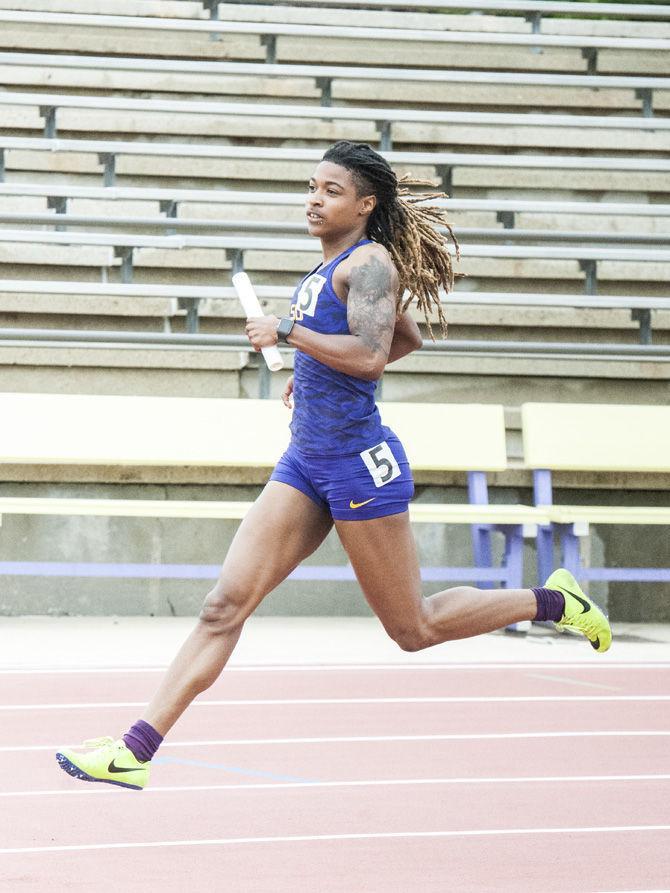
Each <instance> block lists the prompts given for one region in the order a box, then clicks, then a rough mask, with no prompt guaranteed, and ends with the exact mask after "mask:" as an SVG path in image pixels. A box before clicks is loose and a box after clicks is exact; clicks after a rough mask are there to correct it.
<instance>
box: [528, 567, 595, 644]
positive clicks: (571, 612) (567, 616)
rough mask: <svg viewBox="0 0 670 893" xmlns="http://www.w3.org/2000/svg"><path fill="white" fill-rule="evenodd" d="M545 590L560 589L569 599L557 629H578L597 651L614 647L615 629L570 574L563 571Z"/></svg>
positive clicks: (557, 571) (555, 574)
mask: <svg viewBox="0 0 670 893" xmlns="http://www.w3.org/2000/svg"><path fill="white" fill-rule="evenodd" d="M544 588H545V589H558V591H559V592H562V593H563V597H564V598H565V611H564V612H563V616H562V617H561V619H560V620H559V621H558V623H557V624H556V629H574V630H577V631H578V632H580V633H583V634H584V635H585V636H586V638H587V639H588V640H589V642H590V643H591V646H592V647H593V648H595V650H596V651H600V652H603V651H607V649H608V648H609V647H610V645H611V644H612V630H611V629H610V624H609V620H608V619H607V616H606V615H605V614H604V613H603V612H602V611H601V610H600V608H599V607H598V605H597V604H596V603H595V602H594V601H591V599H590V598H589V597H588V596H587V595H585V594H584V593H583V592H582V590H581V589H580V587H579V583H578V582H577V581H576V580H575V578H574V577H573V576H572V574H571V573H570V571H566V570H565V569H564V568H562V567H561V568H559V569H558V570H556V571H554V572H553V574H552V575H551V576H550V577H549V579H548V580H547V582H546V583H545V584H544Z"/></svg>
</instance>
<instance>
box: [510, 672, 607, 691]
mask: <svg viewBox="0 0 670 893" xmlns="http://www.w3.org/2000/svg"><path fill="white" fill-rule="evenodd" d="M525 675H526V678H527V679H541V680H543V681H545V682H561V683H563V684H567V685H580V686H582V687H584V688H605V689H608V690H609V691H621V686H620V685H603V684H602V682H584V681H583V680H582V679H570V678H568V677H567V676H550V675H548V674H547V673H526V674H525Z"/></svg>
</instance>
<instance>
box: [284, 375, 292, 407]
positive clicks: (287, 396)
mask: <svg viewBox="0 0 670 893" xmlns="http://www.w3.org/2000/svg"><path fill="white" fill-rule="evenodd" d="M281 399H282V403H283V404H284V406H285V407H286V408H287V409H293V376H292V375H291V376H290V377H289V379H288V381H287V382H286V386H285V387H284V390H283V391H282V395H281Z"/></svg>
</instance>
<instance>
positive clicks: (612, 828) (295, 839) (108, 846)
mask: <svg viewBox="0 0 670 893" xmlns="http://www.w3.org/2000/svg"><path fill="white" fill-rule="evenodd" d="M650 831H652V832H653V831H670V825H605V826H601V827H592V828H487V829H477V830H474V829H472V830H471V829H467V830H460V831H383V832H382V831H380V832H370V833H366V834H302V835H293V836H288V837H218V838H213V839H208V840H152V841H147V842H146V843H138V842H132V843H131V842H129V843H85V844H76V845H68V846H31V847H3V848H0V855H8V854H11V853H21V854H23V855H24V854H26V853H71V852H81V851H85V850H125V849H148V848H151V847H178V846H226V845H231V844H232V845H234V844H245V843H318V842H322V841H329V840H397V839H399V838H421V837H423V838H431V837H432V838H436V837H502V836H507V837H509V836H514V835H517V836H523V835H527V834H622V833H623V834H631V833H635V832H638V833H639V832H650Z"/></svg>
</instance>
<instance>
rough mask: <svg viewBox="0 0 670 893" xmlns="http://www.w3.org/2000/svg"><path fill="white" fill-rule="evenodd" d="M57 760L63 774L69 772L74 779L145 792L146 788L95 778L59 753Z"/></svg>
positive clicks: (109, 779)
mask: <svg viewBox="0 0 670 893" xmlns="http://www.w3.org/2000/svg"><path fill="white" fill-rule="evenodd" d="M56 759H57V761H58V765H59V766H60V767H61V769H62V770H63V772H67V774H68V775H71V776H72V777H73V778H78V779H79V780H80V781H97V782H100V783H101V784H113V785H116V786H117V787H119V788H132V790H133V791H143V790H144V788H142V787H140V786H139V785H137V784H127V783H126V782H124V781H112V779H111V778H93V776H92V775H89V774H88V773H87V772H84V770H83V769H80V768H79V766H75V764H74V763H72V762H71V761H70V760H68V758H67V757H66V756H65V754H62V753H57V754H56Z"/></svg>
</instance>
